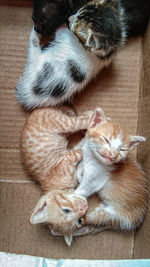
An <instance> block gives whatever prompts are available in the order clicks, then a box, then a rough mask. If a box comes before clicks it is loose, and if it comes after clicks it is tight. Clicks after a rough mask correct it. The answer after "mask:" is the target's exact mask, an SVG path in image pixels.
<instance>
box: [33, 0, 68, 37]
mask: <svg viewBox="0 0 150 267" xmlns="http://www.w3.org/2000/svg"><path fill="white" fill-rule="evenodd" d="M67 10H68V3H67V1H65V0H34V3H33V13H32V19H33V21H34V23H35V30H36V31H37V32H39V33H41V34H42V35H50V34H53V33H54V32H55V30H56V28H57V27H58V26H60V25H61V24H63V23H64V22H65V21H67V18H68V16H69V15H68V13H67Z"/></svg>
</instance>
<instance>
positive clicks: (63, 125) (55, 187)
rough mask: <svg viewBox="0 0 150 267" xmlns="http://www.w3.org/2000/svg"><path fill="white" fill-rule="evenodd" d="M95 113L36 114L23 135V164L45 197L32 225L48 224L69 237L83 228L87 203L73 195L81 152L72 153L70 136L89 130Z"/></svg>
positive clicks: (53, 111)
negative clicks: (75, 172)
mask: <svg viewBox="0 0 150 267" xmlns="http://www.w3.org/2000/svg"><path fill="white" fill-rule="evenodd" d="M92 116H93V112H90V111H88V112H85V113H83V114H82V115H80V116H75V115H74V116H72V117H71V116H69V115H67V114H66V112H62V111H61V110H58V109H54V108H41V109H37V110H34V111H33V112H32V113H31V115H30V116H29V117H28V119H27V122H26V124H25V126H24V129H23V131H22V137H21V152H22V159H23V163H24V165H25V167H26V169H27V170H28V172H29V174H31V175H32V176H33V177H34V179H35V180H36V181H37V182H39V183H40V184H41V186H42V189H43V190H44V192H45V193H46V194H45V195H44V196H42V197H41V199H40V200H39V202H38V203H37V205H36V207H35V210H34V212H33V214H32V216H31V218H30V222H31V224H37V223H43V222H44V223H47V224H48V225H49V226H50V228H51V229H53V230H56V231H58V232H61V233H63V234H66V233H68V232H72V231H73V230H74V229H76V228H79V227H81V224H82V223H83V220H82V217H83V215H85V213H86V211H87V200H86V199H85V198H83V197H82V196H77V195H75V194H73V190H74V188H75V187H76V186H77V180H76V179H75V178H74V171H75V169H76V165H77V163H78V162H79V161H80V160H81V158H82V151H81V150H79V149H78V150H69V149H68V140H67V134H68V133H73V132H76V131H79V130H84V129H87V127H88V125H89V122H90V120H91V117H92Z"/></svg>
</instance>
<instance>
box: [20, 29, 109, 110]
mask: <svg viewBox="0 0 150 267" xmlns="http://www.w3.org/2000/svg"><path fill="white" fill-rule="evenodd" d="M110 62H111V56H110V55H108V57H107V56H105V57H104V58H101V59H99V58H98V57H97V56H95V55H94V54H92V53H90V52H89V51H87V50H85V49H84V47H83V46H82V45H81V43H80V42H79V40H78V39H77V38H76V37H75V36H74V35H73V34H72V33H71V32H70V31H69V29H68V28H67V27H66V26H62V27H61V28H59V29H58V30H57V32H56V36H55V40H54V41H52V42H51V43H49V45H48V46H47V47H46V48H43V49H42V48H41V47H40V39H39V37H38V35H37V34H36V32H35V31H34V29H32V31H31V34H30V39H29V47H28V58H27V63H26V67H25V69H24V72H23V74H22V75H21V77H20V79H19V81H18V84H17V87H16V97H17V100H18V101H19V102H20V104H22V105H23V106H24V107H25V108H27V109H33V108H35V107H44V106H55V105H58V104H62V103H64V102H65V101H67V100H70V99H71V97H72V96H73V94H75V93H76V92H80V91H81V90H82V89H83V88H84V87H85V86H86V85H87V83H88V82H89V81H90V80H91V79H92V78H94V77H95V76H96V75H97V74H98V73H99V72H100V70H101V69H102V68H103V67H105V66H108V65H109V64H110Z"/></svg>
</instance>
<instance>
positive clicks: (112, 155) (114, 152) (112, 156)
mask: <svg viewBox="0 0 150 267" xmlns="http://www.w3.org/2000/svg"><path fill="white" fill-rule="evenodd" d="M109 155H110V157H111V158H113V159H115V158H116V157H117V156H118V152H116V151H110V152H109Z"/></svg>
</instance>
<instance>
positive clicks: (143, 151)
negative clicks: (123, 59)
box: [134, 25, 150, 258]
mask: <svg viewBox="0 0 150 267" xmlns="http://www.w3.org/2000/svg"><path fill="white" fill-rule="evenodd" d="M141 74H142V82H141V93H140V101H139V107H140V114H139V127H138V131H139V133H140V134H142V135H144V136H146V138H147V141H146V143H145V144H144V145H143V146H141V147H140V148H139V150H138V159H139V161H140V162H141V163H142V165H143V167H144V170H145V172H146V174H147V177H148V180H149V181H150V179H149V177H150V25H149V28H148V30H147V32H146V34H145V36H144V40H143V69H142V73H141ZM149 192H150V183H149ZM134 256H135V258H150V208H149V210H148V214H147V217H146V219H145V221H144V223H143V227H141V228H140V229H139V231H137V233H136V236H135V255H134Z"/></svg>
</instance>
